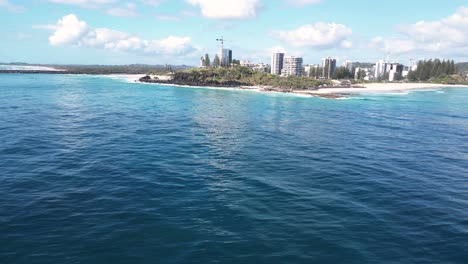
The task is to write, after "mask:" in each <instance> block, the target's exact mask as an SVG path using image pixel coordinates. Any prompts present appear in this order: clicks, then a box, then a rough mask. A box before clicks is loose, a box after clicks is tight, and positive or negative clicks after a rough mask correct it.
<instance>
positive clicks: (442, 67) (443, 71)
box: [408, 59, 456, 82]
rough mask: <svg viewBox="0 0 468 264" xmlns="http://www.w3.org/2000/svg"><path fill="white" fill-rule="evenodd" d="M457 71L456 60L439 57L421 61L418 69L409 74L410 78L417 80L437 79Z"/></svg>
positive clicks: (410, 79)
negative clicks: (440, 58)
mask: <svg viewBox="0 0 468 264" xmlns="http://www.w3.org/2000/svg"><path fill="white" fill-rule="evenodd" d="M455 72H456V67H455V63H454V61H453V60H452V61H449V60H447V61H445V60H443V61H441V60H439V59H435V60H428V61H420V62H419V63H418V68H417V70H416V71H411V72H410V73H409V74H408V80H409V81H411V82H415V81H422V82H425V81H435V80H438V79H441V78H445V77H447V76H450V75H453V74H455Z"/></svg>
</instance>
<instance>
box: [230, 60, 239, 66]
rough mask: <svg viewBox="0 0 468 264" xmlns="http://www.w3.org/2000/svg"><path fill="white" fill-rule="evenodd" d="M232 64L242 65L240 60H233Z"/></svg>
mask: <svg viewBox="0 0 468 264" xmlns="http://www.w3.org/2000/svg"><path fill="white" fill-rule="evenodd" d="M232 64H234V65H240V60H236V59H233V60H232Z"/></svg>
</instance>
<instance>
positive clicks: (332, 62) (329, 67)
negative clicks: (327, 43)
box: [322, 57, 336, 79]
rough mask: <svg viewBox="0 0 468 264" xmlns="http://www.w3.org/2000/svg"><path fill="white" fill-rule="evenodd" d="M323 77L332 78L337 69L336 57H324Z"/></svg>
mask: <svg viewBox="0 0 468 264" xmlns="http://www.w3.org/2000/svg"><path fill="white" fill-rule="evenodd" d="M322 70H323V72H322V77H323V78H324V79H331V78H332V76H333V73H334V72H335V70H336V59H333V58H331V57H327V58H323V59H322Z"/></svg>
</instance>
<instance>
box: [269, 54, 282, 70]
mask: <svg viewBox="0 0 468 264" xmlns="http://www.w3.org/2000/svg"><path fill="white" fill-rule="evenodd" d="M283 62H284V53H279V52H276V53H273V55H272V56H271V74H275V75H281V71H282V70H283V64H284V63H283Z"/></svg>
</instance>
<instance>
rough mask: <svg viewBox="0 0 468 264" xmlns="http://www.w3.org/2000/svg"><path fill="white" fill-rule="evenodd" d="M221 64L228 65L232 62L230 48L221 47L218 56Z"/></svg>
mask: <svg viewBox="0 0 468 264" xmlns="http://www.w3.org/2000/svg"><path fill="white" fill-rule="evenodd" d="M219 58H220V60H221V66H229V65H231V63H232V50H230V49H221V50H220V56H219Z"/></svg>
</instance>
